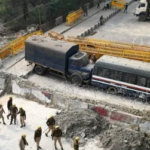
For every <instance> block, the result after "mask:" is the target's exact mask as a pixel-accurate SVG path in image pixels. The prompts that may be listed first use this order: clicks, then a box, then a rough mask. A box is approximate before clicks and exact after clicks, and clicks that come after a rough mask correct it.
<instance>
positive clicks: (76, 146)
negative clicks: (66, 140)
mask: <svg viewBox="0 0 150 150" xmlns="http://www.w3.org/2000/svg"><path fill="white" fill-rule="evenodd" d="M73 147H74V150H79V143H78V140H76V139H75V140H74V144H73Z"/></svg>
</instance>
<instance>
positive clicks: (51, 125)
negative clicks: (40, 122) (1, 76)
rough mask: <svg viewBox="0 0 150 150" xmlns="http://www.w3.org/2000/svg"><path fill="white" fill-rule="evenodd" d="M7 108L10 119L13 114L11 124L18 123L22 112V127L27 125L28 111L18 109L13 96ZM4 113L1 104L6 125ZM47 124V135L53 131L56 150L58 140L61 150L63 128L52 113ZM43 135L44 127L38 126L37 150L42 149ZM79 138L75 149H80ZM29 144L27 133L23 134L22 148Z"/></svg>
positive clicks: (20, 142) (75, 143) (35, 138)
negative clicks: (18, 116) (56, 123)
mask: <svg viewBox="0 0 150 150" xmlns="http://www.w3.org/2000/svg"><path fill="white" fill-rule="evenodd" d="M7 108H8V112H9V114H8V115H7V118H8V119H9V117H10V116H11V120H10V125H12V123H13V122H14V124H15V125H16V123H17V122H16V120H17V115H18V114H20V124H21V126H20V128H22V127H25V126H26V124H25V120H26V112H25V110H24V109H23V108H22V107H20V108H19V111H18V108H17V106H16V105H15V104H13V98H12V96H10V97H9V100H8V102H7ZM3 113H5V111H4V109H3V105H2V104H0V119H1V118H2V121H3V124H4V125H6V123H5V119H4V116H3ZM0 123H1V122H0ZM46 124H47V126H48V128H47V129H46V130H45V131H44V132H46V131H47V130H48V131H47V132H46V133H45V136H46V137H48V134H49V132H50V131H51V137H52V140H54V146H55V150H57V142H58V143H59V145H60V147H61V150H63V146H62V142H61V137H62V130H61V129H60V127H59V126H58V125H55V119H54V117H53V116H52V115H51V116H50V118H48V120H47V121H46ZM41 137H42V127H41V126H38V128H37V129H36V130H35V133H34V141H35V142H36V146H37V147H36V148H37V150H39V149H42V148H41V146H40V141H41ZM79 139H80V138H79V137H76V138H75V139H74V150H79V143H78V141H79ZM27 145H28V142H27V140H26V135H25V134H23V135H22V136H21V139H20V141H19V148H20V150H25V146H27Z"/></svg>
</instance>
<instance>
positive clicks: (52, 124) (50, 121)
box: [45, 116, 55, 136]
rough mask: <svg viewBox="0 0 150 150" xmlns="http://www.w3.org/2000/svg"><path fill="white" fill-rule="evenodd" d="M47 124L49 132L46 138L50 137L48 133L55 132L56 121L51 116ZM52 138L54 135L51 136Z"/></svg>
mask: <svg viewBox="0 0 150 150" xmlns="http://www.w3.org/2000/svg"><path fill="white" fill-rule="evenodd" d="M46 124H47V125H48V128H49V130H48V131H47V133H45V135H46V136H48V133H49V132H50V131H51V130H52V133H53V130H54V125H55V119H54V117H53V116H50V118H49V119H48V120H47V122H46ZM51 136H52V134H51Z"/></svg>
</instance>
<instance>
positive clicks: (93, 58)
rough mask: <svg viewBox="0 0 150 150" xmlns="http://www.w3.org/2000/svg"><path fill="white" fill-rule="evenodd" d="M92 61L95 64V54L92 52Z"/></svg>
mask: <svg viewBox="0 0 150 150" xmlns="http://www.w3.org/2000/svg"><path fill="white" fill-rule="evenodd" d="M92 61H93V64H95V62H96V56H95V54H93V57H92Z"/></svg>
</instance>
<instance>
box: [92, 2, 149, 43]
mask: <svg viewBox="0 0 150 150" xmlns="http://www.w3.org/2000/svg"><path fill="white" fill-rule="evenodd" d="M137 5H138V2H133V3H132V4H131V5H130V6H129V8H128V13H123V12H120V13H119V14H117V15H116V16H114V17H113V18H111V19H110V20H109V21H108V22H106V23H105V25H103V26H101V27H100V28H98V29H97V33H96V34H95V35H93V36H90V37H91V38H96V39H106V40H113V41H120V42H128V43H132V44H134V43H136V44H140V45H143V44H146V45H150V40H149V37H150V30H149V28H150V21H148V20H147V21H146V22H139V21H138V18H137V17H135V16H134V15H133V13H134V11H135V8H136V6H137Z"/></svg>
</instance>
